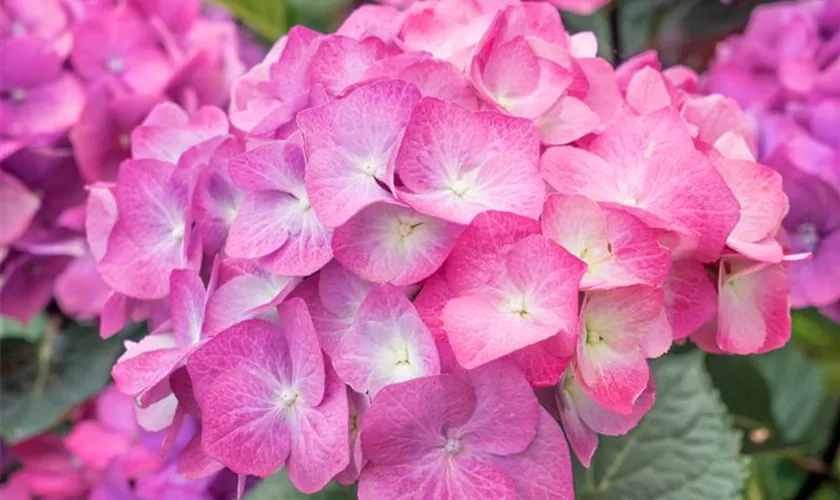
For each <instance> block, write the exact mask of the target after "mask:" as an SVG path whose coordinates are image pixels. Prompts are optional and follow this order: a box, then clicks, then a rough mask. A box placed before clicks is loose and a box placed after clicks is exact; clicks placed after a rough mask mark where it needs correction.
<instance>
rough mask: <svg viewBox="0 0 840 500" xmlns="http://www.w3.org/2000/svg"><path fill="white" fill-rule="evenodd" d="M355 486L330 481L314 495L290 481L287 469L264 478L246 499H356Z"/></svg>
mask: <svg viewBox="0 0 840 500" xmlns="http://www.w3.org/2000/svg"><path fill="white" fill-rule="evenodd" d="M355 498H356V487H355V486H341V485H340V484H337V483H329V484H328V485H327V486H326V487H325V488H324V489H323V490H321V491H319V492H318V493H313V494H312V495H307V494H305V493H301V492H300V491H298V490H297V489H296V488H295V487H294V485H292V483H291V481H289V478H288V476H287V475H286V471H285V470H281V471H280V472H278V473H276V474H274V475H272V476H269V477H267V478H265V479H263V480H262V481H261V482H260V483H259V484H258V485H257V486H256V487H254V489H252V490H251V491H249V492H248V494H247V495H245V500H298V499H300V500H354V499H355Z"/></svg>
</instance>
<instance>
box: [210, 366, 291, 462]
mask: <svg viewBox="0 0 840 500" xmlns="http://www.w3.org/2000/svg"><path fill="white" fill-rule="evenodd" d="M280 391H281V388H280V386H279V385H278V384H277V381H276V380H275V379H274V377H273V375H272V374H271V373H268V372H266V371H263V370H262V369H261V368H260V367H259V366H258V365H256V364H252V363H248V362H246V363H244V364H243V365H240V366H239V367H238V368H237V369H234V370H230V371H228V372H226V373H224V374H222V375H220V376H219V377H218V378H216V379H215V380H214V381H213V382H212V384H211V385H210V387H209V390H208V391H207V392H206V393H205V394H204V398H203V399H204V401H203V403H202V407H203V410H204V411H203V412H202V415H203V418H202V424H203V425H202V429H201V440H202V446H203V448H204V450H205V451H206V452H207V453H208V454H209V455H210V456H212V457H213V458H215V459H217V460H219V461H220V462H222V463H223V464H225V466H226V467H228V468H229V469H231V470H232V471H234V472H236V473H238V474H252V475H256V476H261V477H265V476H268V475H270V474H273V473H274V472H276V471H277V470H278V469H280V468H281V467H282V466H283V464H284V463H285V462H286V458H287V457H288V456H289V452H290V450H291V446H292V445H291V431H290V429H289V427H288V424H287V422H285V421H284V420H285V418H286V417H284V409H283V407H282V406H281V405H280V404H278V402H279V393H280Z"/></svg>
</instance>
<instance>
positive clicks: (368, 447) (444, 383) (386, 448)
mask: <svg viewBox="0 0 840 500" xmlns="http://www.w3.org/2000/svg"><path fill="white" fill-rule="evenodd" d="M430 402H434V403H435V404H430ZM476 404H477V401H476V395H475V391H473V389H472V387H471V386H470V384H469V383H467V382H466V381H464V380H463V379H461V378H460V377H457V376H454V375H438V376H434V377H423V378H418V379H414V380H409V381H407V382H402V383H399V384H391V385H389V386H386V387H385V388H384V389H382V390H381V391H380V392H379V394H377V395H376V398H374V400H373V403H372V404H371V406H370V407H369V408H368V410H367V412H366V413H365V418H364V419H363V420H362V450H363V451H364V454H365V456H366V457H367V458H368V460H370V461H371V462H373V463H375V464H378V465H399V464H405V463H408V462H412V461H418V460H422V459H424V457H428V456H431V454H433V453H435V451H436V450H439V448H440V447H442V446H443V445H444V443H445V442H446V438H445V437H444V436H443V434H442V433H441V429H443V428H444V426H449V427H457V426H460V425H463V424H464V423H466V422H467V421H469V419H470V417H471V416H472V414H473V412H474V411H475V409H476ZM363 474H364V473H363Z"/></svg>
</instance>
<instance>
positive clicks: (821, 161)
mask: <svg viewBox="0 0 840 500" xmlns="http://www.w3.org/2000/svg"><path fill="white" fill-rule="evenodd" d="M702 87H703V90H704V91H706V92H709V93H711V92H716V93H722V94H726V95H728V96H730V97H732V98H733V99H735V100H736V101H737V102H738V104H740V105H741V106H742V107H743V109H744V110H746V113H747V115H748V116H749V118H750V125H751V129H752V130H753V131H754V133H755V134H756V137H757V148H758V151H757V153H758V158H759V159H760V160H761V161H762V162H763V163H765V164H766V165H770V166H772V167H773V168H775V169H776V170H777V171H778V172H779V173H781V175H782V178H783V180H784V181H783V182H784V189H785V192H786V193H787V195H788V196H789V197H790V199H791V210H790V213H789V214H788V215H787V217H786V218H785V219H784V222H783V228H784V229H785V231H786V234H787V244H788V245H789V246H790V247H791V248H792V249H793V250H794V251H803V252H812V253H813V255H814V257H813V259H809V260H804V261H802V262H795V263H791V266H790V276H791V286H792V289H791V303H792V305H793V306H794V307H808V306H815V307H821V308H823V311H824V312H825V313H826V314H828V315H831V316H833V317H834V318H835V319H836V320H837V321H840V122H838V117H840V2H837V1H836V0H809V1H803V2H780V3H774V4H772V5H766V6H762V7H759V8H757V9H755V10H754V11H753V14H752V17H751V18H750V21H749V24H748V25H747V28H746V31H745V32H744V33H743V34H742V35H737V36H732V37H730V38H728V39H727V40H725V41H724V42H722V43H721V44H720V45H719V46H718V48H717V55H716V58H715V60H714V61H713V63H712V64H711V67H710V69H709V71H708V72H707V73H706V74H705V75H704V78H703V85H702Z"/></svg>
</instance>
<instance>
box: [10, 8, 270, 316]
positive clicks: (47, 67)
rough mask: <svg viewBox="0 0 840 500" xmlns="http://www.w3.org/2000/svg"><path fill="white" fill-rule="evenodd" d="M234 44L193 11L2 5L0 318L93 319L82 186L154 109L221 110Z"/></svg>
mask: <svg viewBox="0 0 840 500" xmlns="http://www.w3.org/2000/svg"><path fill="white" fill-rule="evenodd" d="M240 36H241V35H240V33H239V31H238V29H237V27H236V25H235V24H234V22H233V21H232V20H231V19H230V18H229V17H228V16H227V14H225V13H224V12H220V11H218V9H216V10H215V11H211V10H207V11H206V12H202V11H201V10H200V4H199V1H198V0H183V1H182V0H179V1H177V2H170V1H165V0H121V1H114V0H111V1H107V0H106V1H96V2H89V1H82V0H38V1H31V0H8V1H4V2H3V5H2V6H0V57H2V60H3V63H4V64H3V66H4V67H3V73H2V75H0V159H2V168H0V262H2V264H0V265H1V266H2V284H0V313H2V314H3V315H4V316H10V317H13V318H16V319H18V320H20V321H22V322H27V321H28V320H29V319H31V318H32V317H33V316H34V315H36V314H37V313H39V312H40V311H42V310H43V309H44V308H45V306H46V305H47V303H48V302H49V301H50V300H51V299H52V298H53V297H55V300H56V301H57V303H58V305H59V306H60V308H61V310H62V312H63V313H65V314H66V315H68V316H72V317H74V318H77V319H82V320H85V319H90V318H93V317H95V316H97V315H98V314H99V312H100V311H101V309H102V307H103V304H104V303H105V302H106V300H107V299H108V295H109V293H110V289H109V287H107V286H106V285H105V283H104V282H103V281H102V280H101V279H100V278H99V276H98V274H97V272H96V266H95V261H94V258H93V256H92V254H91V252H90V250H89V249H88V247H87V244H86V242H85V237H84V231H85V197H86V194H85V189H84V186H85V185H86V184H90V183H97V182H113V181H114V180H115V178H116V173H117V167H118V165H119V164H120V162H121V161H122V160H124V159H126V158H128V157H129V152H130V148H131V141H130V132H131V130H132V129H133V128H134V127H135V126H137V125H138V124H139V123H140V122H141V121H142V120H143V119H144V118H145V116H146V114H147V113H148V112H149V111H150V110H151V109H152V108H153V107H154V106H155V104H157V103H159V102H163V101H165V100H173V101H175V102H179V103H181V104H182V105H183V106H185V107H186V108H187V109H191V110H192V109H197V107H198V106H199V105H202V104H213V105H224V104H226V103H227V101H228V99H229V90H230V85H231V83H232V82H233V79H234V78H235V77H237V76H239V75H241V74H242V73H244V71H245V70H246V69H247V67H250V65H251V64H252V63H253V62H256V61H250V62H247V61H248V59H249V58H250V59H254V55H253V54H249V52H248V51H250V52H253V51H254V47H255V46H253V45H251V46H249V45H248V44H247V43H245V44H243V45H242V47H243V49H245V50H244V51H240V49H239V47H240V43H239V37H240ZM243 57H244V59H243ZM260 57H262V56H261V54H259V53H258V54H257V59H258V58H260ZM246 64H248V66H247V67H246Z"/></svg>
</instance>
